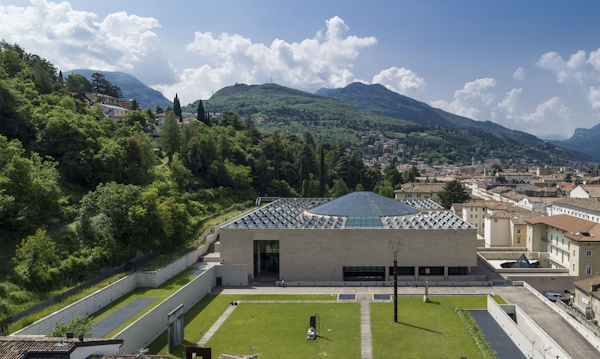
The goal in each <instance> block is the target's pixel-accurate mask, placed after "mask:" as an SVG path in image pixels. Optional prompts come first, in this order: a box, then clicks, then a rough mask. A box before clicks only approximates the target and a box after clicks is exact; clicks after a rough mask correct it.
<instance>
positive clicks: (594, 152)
mask: <svg viewBox="0 0 600 359" xmlns="http://www.w3.org/2000/svg"><path fill="white" fill-rule="evenodd" d="M551 142H552V143H553V144H555V145H557V146H560V147H563V148H568V149H570V150H573V151H577V152H581V153H585V154H588V155H590V156H594V157H596V158H600V124H597V125H596V126H594V127H592V128H577V129H575V132H574V133H573V136H571V138H569V139H568V140H564V141H551Z"/></svg>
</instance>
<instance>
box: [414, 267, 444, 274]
mask: <svg viewBox="0 0 600 359" xmlns="http://www.w3.org/2000/svg"><path fill="white" fill-rule="evenodd" d="M419 275H444V267H419Z"/></svg>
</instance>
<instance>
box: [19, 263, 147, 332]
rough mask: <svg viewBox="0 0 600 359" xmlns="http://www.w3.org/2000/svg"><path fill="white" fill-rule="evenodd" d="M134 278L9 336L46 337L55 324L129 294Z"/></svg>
mask: <svg viewBox="0 0 600 359" xmlns="http://www.w3.org/2000/svg"><path fill="white" fill-rule="evenodd" d="M135 277H136V273H132V274H130V275H128V276H127V277H125V278H121V279H119V280H118V281H116V282H114V283H112V284H110V285H108V286H106V287H104V288H102V289H100V290H97V291H95V292H94V293H92V294H90V295H88V296H87V297H84V298H81V299H80V300H78V301H76V302H75V303H71V304H69V305H68V306H66V307H64V308H62V309H60V310H57V311H56V312H54V313H52V314H49V315H47V316H45V317H44V318H42V319H40V320H38V321H36V322H34V323H32V324H30V325H28V326H26V327H25V328H23V329H21V330H19V331H17V332H15V333H13V334H11V335H46V334H48V333H50V332H52V329H53V328H54V326H55V325H56V323H70V322H71V321H72V320H73V319H75V318H76V317H83V316H86V315H91V314H92V313H94V312H96V311H97V310H99V309H101V308H103V307H105V306H107V305H109V304H110V303H112V301H114V300H117V299H119V298H120V297H122V296H123V295H125V294H127V293H129V292H131V291H132V290H133V289H134V288H135V287H136V279H135Z"/></svg>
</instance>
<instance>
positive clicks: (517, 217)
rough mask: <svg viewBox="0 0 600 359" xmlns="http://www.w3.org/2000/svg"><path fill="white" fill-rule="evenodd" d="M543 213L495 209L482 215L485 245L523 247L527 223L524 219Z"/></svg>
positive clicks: (488, 246) (539, 215)
mask: <svg viewBox="0 0 600 359" xmlns="http://www.w3.org/2000/svg"><path fill="white" fill-rule="evenodd" d="M541 216H543V214H541V213H537V212H531V211H524V210H522V211H520V212H513V211H505V210H500V211H498V210H496V211H493V213H491V214H487V213H486V214H485V215H484V228H485V236H484V237H485V246H486V247H487V248H490V247H517V248H525V246H526V238H527V225H526V223H525V220H527V219H530V218H536V217H541Z"/></svg>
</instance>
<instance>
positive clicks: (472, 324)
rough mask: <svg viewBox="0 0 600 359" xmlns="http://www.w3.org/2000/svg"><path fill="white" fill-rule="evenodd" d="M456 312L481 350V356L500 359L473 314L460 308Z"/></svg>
mask: <svg viewBox="0 0 600 359" xmlns="http://www.w3.org/2000/svg"><path fill="white" fill-rule="evenodd" d="M454 311H455V312H456V314H458V317H459V318H460V320H462V322H463V324H464V325H465V327H466V328H467V332H469V334H470V335H471V337H473V340H474V341H475V344H476V345H477V348H479V352H480V353H481V356H482V357H483V358H484V359H497V358H498V357H497V356H496V351H495V350H493V349H492V347H491V346H490V343H488V342H486V341H485V338H484V337H483V333H482V332H481V328H479V325H477V322H476V321H475V318H473V316H472V315H471V313H469V312H467V311H466V310H464V309H462V308H460V307H456V309H454Z"/></svg>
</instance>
